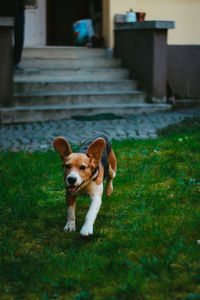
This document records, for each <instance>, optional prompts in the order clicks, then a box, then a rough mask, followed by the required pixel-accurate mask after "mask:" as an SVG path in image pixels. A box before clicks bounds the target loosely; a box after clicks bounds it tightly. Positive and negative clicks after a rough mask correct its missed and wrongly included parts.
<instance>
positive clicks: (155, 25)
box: [114, 21, 175, 30]
mask: <svg viewBox="0 0 200 300" xmlns="http://www.w3.org/2000/svg"><path fill="white" fill-rule="evenodd" d="M173 28H175V21H143V22H133V23H127V22H126V23H115V27H114V30H143V29H151V30H152V29H161V30H162V29H166V30H167V29H173Z"/></svg>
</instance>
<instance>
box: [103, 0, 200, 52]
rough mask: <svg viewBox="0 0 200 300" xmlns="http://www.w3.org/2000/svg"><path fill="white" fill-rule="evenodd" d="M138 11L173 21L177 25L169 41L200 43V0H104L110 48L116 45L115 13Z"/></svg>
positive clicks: (178, 43) (106, 38) (105, 31)
mask: <svg viewBox="0 0 200 300" xmlns="http://www.w3.org/2000/svg"><path fill="white" fill-rule="evenodd" d="M130 8H132V9H133V10H134V11H144V12H146V14H147V15H146V20H172V21H175V22H176V28H175V29H172V30H169V32H168V44H172V45H173V44H177V45H180V44H185V45H189V44H193V45H200V0H103V15H104V18H103V32H104V36H105V44H106V47H109V48H112V47H113V44H114V37H113V36H114V35H113V29H114V16H115V14H116V13H126V11H128V10H129V9H130Z"/></svg>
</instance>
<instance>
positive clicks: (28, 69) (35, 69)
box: [14, 67, 127, 77]
mask: <svg viewBox="0 0 200 300" xmlns="http://www.w3.org/2000/svg"><path fill="white" fill-rule="evenodd" d="M40 70H41V69H40V68H25V69H24V71H23V72H22V71H16V72H15V74H14V77H15V76H17V75H18V76H20V75H24V74H26V73H30V72H38V71H40ZM57 70H59V69H58V68H47V69H45V68H43V69H42V71H47V72H49V71H57ZM61 70H62V71H64V70H66V71H77V70H78V71H79V70H82V71H88V72H96V71H98V72H113V71H115V72H116V71H124V70H127V69H126V68H120V67H117V68H112V67H108V68H96V67H76V68H63V69H61Z"/></svg>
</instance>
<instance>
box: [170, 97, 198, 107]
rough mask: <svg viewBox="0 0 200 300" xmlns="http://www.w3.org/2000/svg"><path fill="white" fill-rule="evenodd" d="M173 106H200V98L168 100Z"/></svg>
mask: <svg viewBox="0 0 200 300" xmlns="http://www.w3.org/2000/svg"><path fill="white" fill-rule="evenodd" d="M168 103H169V104H172V107H173V108H189V107H200V99H171V100H168Z"/></svg>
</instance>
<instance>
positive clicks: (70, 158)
mask: <svg viewBox="0 0 200 300" xmlns="http://www.w3.org/2000/svg"><path fill="white" fill-rule="evenodd" d="M105 146H106V143H105V140H104V139H103V138H98V139H96V140H95V141H94V142H92V143H91V144H90V145H89V147H88V149H87V153H86V154H84V153H72V150H71V148H70V145H69V143H68V142H67V140H66V139H65V138H63V137H57V138H55V140H54V148H55V149H56V150H57V151H58V152H59V154H60V156H61V158H62V160H63V171H64V179H65V185H66V189H67V191H68V192H69V193H71V194H75V193H76V192H78V191H80V190H81V189H83V188H84V187H85V186H86V185H88V183H89V182H90V181H91V180H93V178H94V177H95V175H96V173H97V172H98V166H99V162H100V160H101V155H102V152H103V151H104V149H105Z"/></svg>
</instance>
